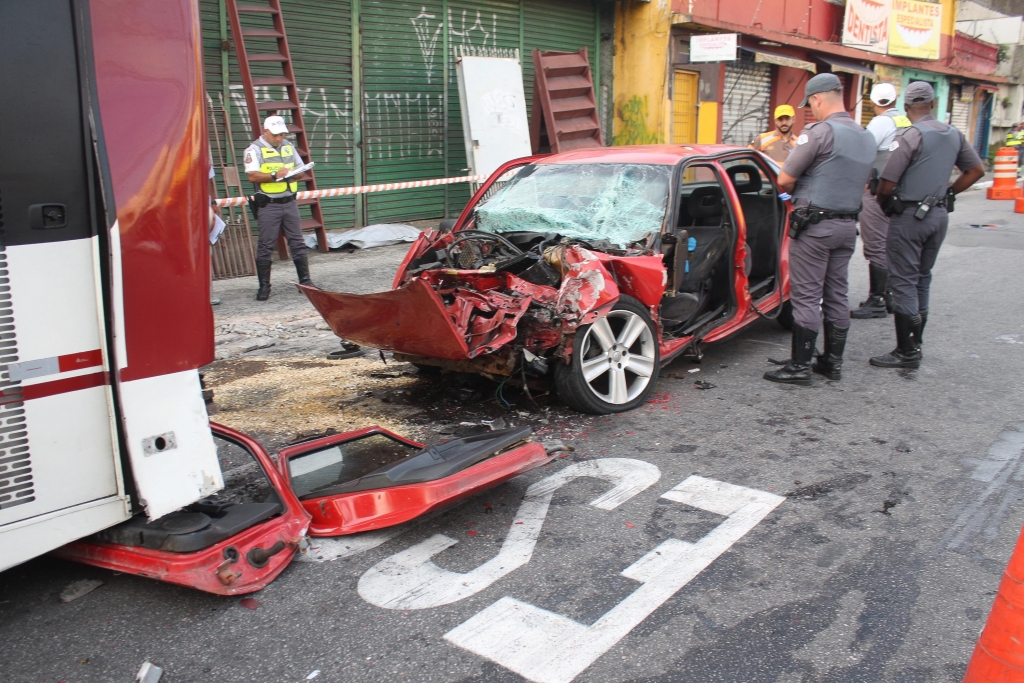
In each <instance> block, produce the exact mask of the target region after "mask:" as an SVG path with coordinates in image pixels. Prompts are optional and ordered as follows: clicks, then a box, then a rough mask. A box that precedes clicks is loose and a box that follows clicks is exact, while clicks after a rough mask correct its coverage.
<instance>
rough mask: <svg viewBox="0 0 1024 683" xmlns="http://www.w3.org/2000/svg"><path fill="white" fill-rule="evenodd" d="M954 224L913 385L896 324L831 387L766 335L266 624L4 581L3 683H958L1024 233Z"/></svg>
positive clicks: (278, 609)
mask: <svg viewBox="0 0 1024 683" xmlns="http://www.w3.org/2000/svg"><path fill="white" fill-rule="evenodd" d="M957 209H958V210H957V213H956V214H954V215H953V217H952V226H951V229H950V233H949V237H948V239H947V241H946V244H945V246H944V247H943V249H942V253H941V255H940V258H939V263H938V266H937V268H936V276H935V282H934V287H933V304H932V308H931V318H930V320H929V323H928V329H927V332H926V334H925V361H924V364H923V366H922V368H921V369H920V370H918V371H887V370H880V369H876V368H872V367H869V366H868V364H867V359H868V357H869V356H871V355H875V354H878V353H882V352H885V351H887V350H889V349H890V348H891V347H892V345H893V332H892V322H891V319H889V320H872V321H855V322H854V327H853V330H852V332H851V334H850V341H849V346H848V349H847V362H846V368H845V370H844V379H843V380H842V381H841V382H826V381H823V380H820V379H819V381H816V382H815V385H814V386H813V387H811V388H798V387H781V386H777V385H772V384H769V383H767V382H764V381H763V380H761V379H760V376H761V374H762V373H763V372H764V371H765V370H767V369H770V367H771V366H770V365H768V364H767V363H766V358H767V357H769V356H773V357H777V358H783V357H785V356H786V354H787V350H788V337H787V335H786V334H785V333H784V332H782V331H781V330H780V329H778V328H777V327H775V326H774V324H773V323H768V322H764V323H760V324H758V325H755V326H754V327H753V328H752V329H749V330H748V331H746V332H744V333H743V334H741V335H740V336H738V337H736V338H733V339H731V340H729V341H727V342H724V343H722V344H719V345H717V346H712V347H709V348H708V349H707V350H706V355H705V357H704V361H703V363H702V364H701V365H699V366H696V365H691V364H688V363H685V362H677V363H675V364H673V365H672V366H670V368H668V369H667V370H666V374H665V376H664V377H663V379H662V380H661V381H660V382H659V385H658V388H657V392H656V398H655V400H654V402H652V403H651V404H649V405H647V406H645V407H644V408H642V409H640V410H637V411H634V412H632V413H629V414H623V415H619V416H611V417H609V418H585V419H583V418H580V419H577V420H574V421H561V422H557V421H556V422H554V423H552V424H551V425H550V428H549V429H548V430H546V431H549V432H550V433H551V434H550V436H561V437H564V438H565V439H566V440H567V441H568V442H570V443H571V445H573V446H574V447H575V448H576V451H575V452H574V453H572V454H571V455H569V456H568V457H565V458H563V459H559V460H557V461H556V462H554V463H552V464H551V465H549V466H547V467H544V468H541V469H539V470H535V471H533V472H531V473H528V474H527V475H524V476H522V477H520V478H519V479H516V480H513V481H511V482H509V483H507V484H505V485H503V486H501V487H499V488H496V489H494V490H492V491H490V492H488V493H486V494H484V495H482V496H480V497H478V498H474V499H471V500H469V501H467V502H465V503H463V504H462V505H460V506H459V507H457V508H454V509H451V510H448V511H446V512H444V513H442V514H440V515H438V516H435V517H433V518H431V519H428V520H426V521H423V522H422V523H420V524H418V525H412V526H410V527H408V528H404V529H402V530H400V533H398V534H396V535H394V536H393V537H391V538H390V539H388V540H384V539H382V538H379V537H377V538H376V540H375V541H373V542H370V541H368V540H366V539H362V540H356V541H350V542H349V545H350V546H352V547H351V548H350V549H349V550H347V551H346V550H344V548H343V544H338V543H320V542H318V543H315V547H314V549H313V551H312V552H311V554H310V556H309V557H307V558H304V560H303V561H297V562H295V563H293V564H292V565H291V566H290V567H289V568H288V569H287V570H286V571H285V573H284V574H283V575H282V576H281V577H280V578H279V579H278V580H277V581H276V582H275V583H273V584H272V585H271V586H269V587H268V588H266V589H265V590H263V591H262V592H260V593H258V594H256V595H255V596H253V597H254V598H255V600H256V601H258V606H256V609H248V608H246V607H244V606H242V605H241V604H240V599H238V598H218V597H212V596H208V595H204V594H201V593H198V592H195V591H191V590H187V589H184V588H177V587H173V586H169V585H162V584H159V583H157V582H154V581H148V580H145V579H141V578H135V577H132V576H126V575H115V574H112V573H111V572H107V571H102V570H96V569H92V568H89V567H84V566H78V565H74V564H70V563H65V562H61V561H57V560H53V559H49V558H41V559H38V560H35V561H32V562H30V563H28V564H25V565H22V566H20V567H17V568H15V569H12V570H9V571H8V572H6V573H4V574H2V575H0V680H3V681H5V682H7V681H10V682H14V681H17V682H21V681H26V682H28V681H59V680H66V681H69V682H70V681H131V680H133V677H134V675H135V672H136V671H137V670H138V668H139V666H140V664H141V663H142V662H143V661H144V660H147V659H148V660H151V661H153V662H155V663H156V664H158V665H160V666H162V667H164V669H165V674H164V678H163V680H164V681H165V682H167V683H172V682H178V681H217V682H218V683H226V682H229V681H257V682H263V681H273V682H282V681H303V680H307V679H309V680H314V679H315V680H316V681H317V682H318V683H319V682H320V681H396V680H409V681H453V682H454V681H487V682H488V683H490V682H495V681H520V680H524V678H523V677H522V676H521V675H520V673H516V672H517V671H518V672H521V673H526V674H528V675H529V676H530V677H531V678H532V679H533V680H537V681H569V680H576V681H588V682H589V681H593V682H595V683H596V682H610V681H634V682H640V681H644V682H648V681H651V682H653V681H664V682H670V681H672V682H674V681H679V682H684V681H685V682H689V681H693V682H702V683H704V682H719V681H720V682H722V683H744V682H747V683H754V682H759V683H760V682H764V683H796V682H798V681H799V682H804V683H807V682H811V681H830V682H831V681H837V682H838V681H849V682H854V681H856V682H865V683H867V682H872V683H874V682H876V681H887V682H893V683H895V682H897V681H898V682H900V683H911V682H918V681H920V682H922V683H924V682H940V683H941V682H944V681H959V680H960V679H961V678H962V676H963V673H964V670H965V667H966V664H967V661H968V659H969V657H970V653H971V650H972V648H973V646H974V642H975V640H976V638H977V636H978V633H979V631H980V629H981V627H982V625H983V624H984V622H985V618H986V615H987V613H988V610H989V607H990V605H991V603H992V600H993V596H994V594H995V590H996V587H997V585H998V581H999V576H1000V574H1001V572H1002V569H1003V567H1004V566H1005V564H1006V561H1007V558H1008V557H1009V554H1010V551H1011V549H1012V547H1013V544H1014V542H1015V540H1016V538H1017V535H1018V533H1019V531H1020V529H1021V525H1022V523H1024V506H1021V505H1020V501H1021V482H1022V481H1024V458H1022V451H1024V409H1022V407H1024V391H1022V382H1021V378H1022V377H1024V283H1022V281H1021V280H1022V278H1021V274H1022V273H1024V251H1022V249H1024V221H1022V220H1021V217H1020V216H1019V215H1015V214H1013V213H1012V206H1010V203H1008V202H998V203H997V202H988V201H986V200H985V199H984V197H983V193H982V192H973V193H971V194H970V195H969V196H966V197H964V198H963V199H961V200H960V201H959V202H958V206H957ZM968 223H974V224H980V225H984V224H991V225H992V226H994V227H980V228H971V227H967V224H968ZM866 270H867V268H866V266H865V265H864V261H863V260H862V259H861V258H860V257H859V256H856V257H855V260H854V263H853V274H854V285H853V296H852V298H853V299H854V300H855V301H857V300H859V299H860V298H863V295H864V291H865V290H866ZM693 369H699V372H696V373H691V372H689V370H693ZM697 379H701V380H705V381H707V382H710V383H711V384H713V385H714V388H711V389H704V390H701V389H697V388H696V387H695V386H694V381H695V380H697ZM595 474H597V475H600V476H602V477H604V479H599V478H595V477H594V476H593V475H595ZM548 478H553V479H551V480H550V482H549V484H550V486H549V490H548V492H547V494H544V493H543V492H540V493H539V492H538V489H537V488H535V489H533V490H532V492H531V496H530V497H529V498H528V499H527V500H525V501H524V495H526V492H527V490H528V489H529V487H530V486H531V485H532V484H535V483H537V482H540V481H541V480H544V479H548ZM555 485H559V486H558V487H557V488H554V489H553V490H552V489H551V488H550V487H551V486H555ZM677 487H678V488H677ZM612 489H614V490H615V491H616V493H617V494H616V495H614V496H606V495H603V494H605V493H606V492H608V491H610V490H612ZM537 519H543V524H542V525H540V524H537V523H534V522H535V520H537ZM524 520H525V524H524V525H517V524H516V522H518V521H524ZM531 520H533V521H531ZM538 527H539V531H536V533H534V532H535V530H536V529H537V528H538ZM510 534H511V535H510ZM439 535H443V536H444V537H447V539H448V540H446V539H445V538H441V537H439ZM370 540H371V541H372V540H373V538H371V539H370ZM376 541H383V542H381V543H380V544H379V545H375V547H370V546H374V543H375V542H376ZM451 542H455V543H454V545H451ZM353 544H354V545H353ZM360 544H361V545H360ZM448 545H451V547H447V549H445V548H446V546H448ZM361 548H362V549H363V550H362V551H361V552H360V549H361ZM431 553H436V554H434V555H433V557H432V558H431ZM339 555H341V556H340V557H339ZM318 556H319V557H321V558H323V559H322V560H321V561H311V560H316V558H317V557H318ZM330 558H336V559H330ZM431 561H432V562H433V564H430V562H431ZM666 568H668V569H666ZM410 577H412V578H410ZM80 579H99V580H102V581H103V582H104V583H103V585H102V586H100V587H99V588H98V589H96V590H95V591H93V592H92V593H89V594H88V595H86V596H84V597H82V598H80V599H78V600H75V601H74V602H71V603H67V604H64V603H61V602H60V601H59V600H58V597H57V596H58V594H59V593H60V591H61V590H62V589H64V588H65V587H66V586H67V585H68V584H70V583H71V582H73V581H76V580H80ZM513 643H514V646H513ZM314 672H319V673H318V674H317V675H316V676H315V677H314V675H313V674H314Z"/></svg>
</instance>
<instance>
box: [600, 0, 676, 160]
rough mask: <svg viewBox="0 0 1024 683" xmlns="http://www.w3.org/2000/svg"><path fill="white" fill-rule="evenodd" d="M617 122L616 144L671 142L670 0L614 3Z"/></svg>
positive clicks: (613, 132)
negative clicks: (669, 85) (669, 74)
mask: <svg viewBox="0 0 1024 683" xmlns="http://www.w3.org/2000/svg"><path fill="white" fill-rule="evenodd" d="M615 5H616V15H615V72H614V73H615V77H614V86H613V87H614V92H615V119H614V125H613V128H612V134H613V138H612V144H615V145H647V144H653V143H657V142H666V141H668V140H669V139H670V137H671V136H670V133H671V131H670V130H669V127H670V125H671V120H672V102H671V100H670V99H669V97H668V73H669V68H668V64H669V60H670V56H669V54H668V51H669V47H670V40H669V38H670V35H671V32H672V8H671V5H670V3H669V0H651V1H650V2H637V0H622V1H621V2H617V3H615Z"/></svg>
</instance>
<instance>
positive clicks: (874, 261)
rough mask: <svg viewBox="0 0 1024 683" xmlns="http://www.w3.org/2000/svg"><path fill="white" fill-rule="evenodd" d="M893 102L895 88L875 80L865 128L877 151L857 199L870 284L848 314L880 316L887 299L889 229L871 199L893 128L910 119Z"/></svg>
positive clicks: (894, 131) (877, 206) (893, 136)
mask: <svg viewBox="0 0 1024 683" xmlns="http://www.w3.org/2000/svg"><path fill="white" fill-rule="evenodd" d="M895 103H896V88H894V87H893V86H892V85H891V84H889V83H878V84H876V85H875V87H873V88H872V89H871V104H872V106H873V108H874V110H875V118H873V119H871V121H869V122H868V132H869V133H871V134H872V135H874V136H875V142H876V143H877V151H876V152H875V165H874V168H873V169H872V171H871V178H872V180H871V182H869V183H868V186H867V187H866V188H865V189H864V197H863V198H862V199H861V203H862V204H863V208H862V209H861V212H860V239H861V243H862V245H863V248H864V258H866V259H867V261H868V275H869V277H870V282H871V288H870V293H869V294H868V298H867V300H866V301H862V302H861V304H860V307H859V308H857V309H856V310H854V311H851V312H850V317H851V318H884V317H885V316H886V314H887V310H888V309H889V308H890V307H891V304H890V303H889V297H890V295H889V264H888V262H887V261H886V258H885V236H886V234H887V233H888V231H889V217H888V216H886V215H885V213H884V212H883V211H882V207H880V206H879V205H878V202H876V201H875V192H876V191H877V190H878V180H877V177H878V174H879V173H881V172H882V168H883V167H884V166H885V162H886V160H888V158H889V147H890V145H892V141H893V140H894V139H895V138H896V131H897V130H899V129H900V128H909V127H910V119H908V118H907V117H906V116H904V115H903V114H902V112H900V110H899V109H897V108H896V107H894V106H893V105H894V104H895Z"/></svg>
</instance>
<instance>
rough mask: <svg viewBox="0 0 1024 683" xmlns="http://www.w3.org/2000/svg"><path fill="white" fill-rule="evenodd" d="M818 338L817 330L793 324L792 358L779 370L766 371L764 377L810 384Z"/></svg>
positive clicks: (785, 382)
mask: <svg viewBox="0 0 1024 683" xmlns="http://www.w3.org/2000/svg"><path fill="white" fill-rule="evenodd" d="M817 340H818V332H817V331H816V330H809V329H807V328H806V327H800V326H799V325H793V346H792V354H793V355H792V358H790V359H789V360H787V361H786V364H785V365H783V366H782V367H781V368H779V369H778V370H772V371H771V372H766V373H764V378H765V379H766V380H768V381H769V382H780V383H782V384H800V385H803V386H810V384H811V359H812V358H813V357H814V344H815V342H816V341H817Z"/></svg>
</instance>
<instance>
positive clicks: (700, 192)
mask: <svg viewBox="0 0 1024 683" xmlns="http://www.w3.org/2000/svg"><path fill="white" fill-rule="evenodd" d="M686 209H687V212H688V213H689V214H690V215H691V216H693V217H694V218H714V217H716V216H721V215H722V188H720V187H698V188H696V189H694V191H693V193H692V194H691V195H690V199H689V200H688V201H687V203H686Z"/></svg>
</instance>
